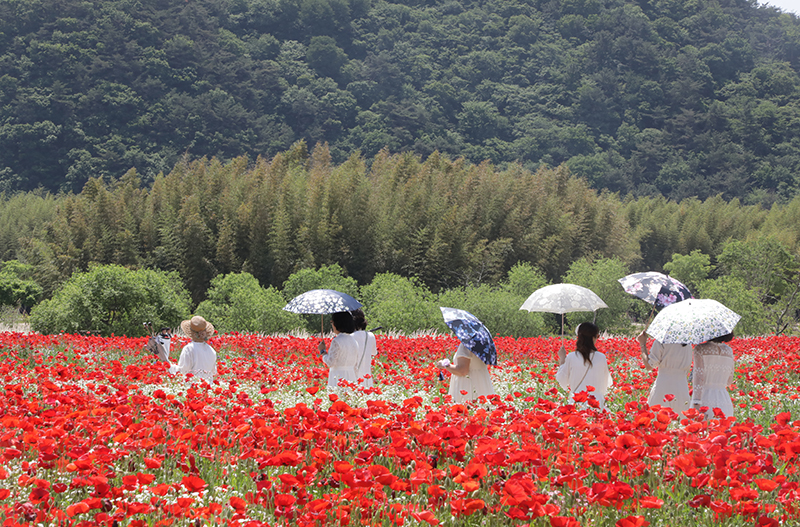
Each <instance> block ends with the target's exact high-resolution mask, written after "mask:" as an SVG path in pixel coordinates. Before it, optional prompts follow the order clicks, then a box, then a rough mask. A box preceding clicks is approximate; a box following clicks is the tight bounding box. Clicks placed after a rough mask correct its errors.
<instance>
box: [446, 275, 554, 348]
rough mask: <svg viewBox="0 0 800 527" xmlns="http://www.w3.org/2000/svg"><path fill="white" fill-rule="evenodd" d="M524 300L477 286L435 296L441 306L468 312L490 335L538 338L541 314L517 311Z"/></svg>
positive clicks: (452, 290)
mask: <svg viewBox="0 0 800 527" xmlns="http://www.w3.org/2000/svg"><path fill="white" fill-rule="evenodd" d="M525 298H527V297H525V296H520V295H514V294H511V293H510V292H508V291H507V290H506V289H505V288H503V287H500V288H498V287H492V286H489V285H487V284H481V285H479V286H467V287H466V288H463V289H449V290H447V291H443V292H442V293H441V294H440V295H439V297H438V303H439V305H441V306H445V307H455V308H458V309H464V310H466V311H469V312H470V313H472V314H473V315H475V316H476V317H478V319H479V320H480V321H481V322H483V324H484V325H485V326H486V327H487V329H488V330H489V331H490V332H491V333H492V334H493V335H501V336H511V337H533V336H538V335H541V334H543V333H545V324H544V317H543V316H542V313H529V312H528V311H520V309H519V308H520V306H521V305H522V304H523V302H525ZM440 318H441V316H440ZM442 325H444V324H442ZM447 331H450V330H449V329H448V330H447Z"/></svg>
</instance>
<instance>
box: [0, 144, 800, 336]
mask: <svg viewBox="0 0 800 527" xmlns="http://www.w3.org/2000/svg"><path fill="white" fill-rule="evenodd" d="M798 248H800V196H798V197H795V198H794V199H792V200H791V201H789V202H787V203H785V204H783V203H775V204H773V205H772V207H771V208H769V209H765V208H763V207H761V206H760V205H743V204H741V203H740V202H739V201H738V200H735V199H734V200H732V201H725V200H723V199H722V198H721V197H719V196H716V197H713V198H709V199H706V200H703V201H701V200H699V199H696V198H692V199H687V200H684V201H681V202H678V203H676V202H674V201H670V200H667V199H666V198H664V197H656V198H652V197H642V198H633V197H631V196H628V197H626V198H624V199H621V198H620V197H619V196H618V195H617V194H615V193H609V192H597V191H595V190H593V189H592V188H590V186H589V184H588V182H587V181H586V180H585V179H583V178H578V177H575V176H573V175H572V174H570V171H569V169H568V168H567V167H566V166H560V167H557V168H540V169H539V170H537V171H536V172H531V171H529V170H527V169H525V168H524V167H522V166H520V165H513V164H512V165H509V166H507V167H506V168H502V169H501V168H497V167H495V166H493V165H491V164H490V163H488V162H484V163H481V164H480V165H474V164H472V163H470V162H468V161H465V160H464V159H457V160H449V159H446V158H445V157H444V156H442V155H440V154H436V153H434V154H432V155H430V156H428V158H426V159H422V158H420V157H418V156H416V155H414V154H411V153H405V154H390V153H389V152H388V151H387V150H383V151H381V152H379V153H378V155H377V156H375V157H374V158H373V159H371V160H370V162H369V163H367V160H366V159H364V158H363V157H360V156H357V155H353V156H351V157H350V158H349V159H348V160H346V161H345V162H344V163H341V164H337V163H334V162H333V160H332V156H331V152H330V149H329V148H328V147H327V146H326V145H317V146H316V147H314V148H313V149H311V150H309V149H308V148H307V146H306V144H305V143H303V142H298V143H296V144H295V145H294V146H293V147H292V148H291V149H289V150H287V151H285V152H281V153H279V154H277V155H276V156H275V157H273V158H272V159H271V160H269V161H267V160H265V159H264V158H259V160H258V162H257V163H255V165H254V166H249V164H248V160H247V159H246V158H244V157H240V158H235V159H233V160H232V161H230V162H229V163H221V162H220V161H218V160H198V161H184V162H181V163H178V165H176V166H175V167H174V169H173V170H172V171H170V172H169V173H168V174H165V175H159V176H157V177H156V179H155V180H154V181H153V183H152V185H150V186H145V185H144V184H143V183H142V181H141V179H140V178H139V176H138V174H137V172H136V171H135V170H130V171H128V172H127V173H126V174H125V175H124V176H123V177H122V178H120V179H119V180H115V181H113V182H112V183H105V182H104V181H103V180H102V179H100V178H93V179H91V180H89V182H88V183H87V184H86V185H85V187H84V189H83V191H82V192H80V193H78V194H60V195H53V194H48V193H44V192H28V193H18V194H15V195H13V196H0V261H2V262H3V263H2V266H0V304H10V305H18V304H20V303H21V304H25V305H29V306H30V305H34V309H33V316H34V318H36V317H37V312H38V313H39V318H38V320H39V322H38V323H40V324H42V326H41V327H42V328H45V327H47V328H50V329H48V331H52V330H59V329H58V328H61V329H60V330H64V329H65V328H70V330H76V329H98V328H99V327H110V326H109V325H108V324H110V323H109V322H108V321H107V319H108V317H110V316H111V318H112V319H113V318H114V317H113V316H112V315H110V314H113V313H118V312H119V311H120V309H121V307H120V306H121V305H122V304H124V303H125V302H131V300H130V299H128V298H127V297H128V296H130V297H132V298H139V297H141V298H146V297H148V296H149V295H156V294H167V292H171V293H169V294H168V295H167V296H168V297H169V298H172V299H173V300H165V302H166V303H165V305H173V304H175V303H176V302H177V300H174V299H181V300H180V302H177V304H175V305H176V306H177V305H180V306H183V307H180V309H178V307H171V308H170V310H171V312H172V313H173V315H175V313H178V312H184V311H185V312H186V314H188V313H189V310H190V309H194V308H197V309H199V310H201V311H203V312H205V313H208V314H209V315H211V314H213V315H214V318H215V319H217V320H221V321H223V320H226V322H225V324H226V326H225V327H228V328H229V329H236V328H238V329H240V330H241V329H242V328H245V327H246V328H249V329H250V330H262V331H275V330H277V328H283V330H285V329H286V326H285V324H293V323H296V322H297V321H294V322H292V321H291V320H288V319H287V320H283V319H280V318H279V317H277V315H276V313H279V312H280V311H281V308H282V307H283V306H284V305H285V303H286V302H287V301H288V300H289V299H291V298H292V297H293V296H295V295H297V294H300V293H302V292H304V291H306V290H308V289H314V288H317V287H331V288H335V289H338V290H343V291H346V292H349V293H350V294H352V295H354V296H357V297H358V298H361V299H363V301H364V302H365V304H366V305H367V309H368V311H369V315H370V316H372V317H376V318H378V320H381V323H383V322H386V323H387V324H388V323H389V321H392V322H391V323H392V324H396V325H395V326H387V327H404V328H406V329H409V328H412V327H413V324H415V323H422V322H423V320H424V321H426V323H433V322H437V323H439V324H440V323H441V316H440V313H439V311H438V307H437V306H438V305H450V306H456V307H462V308H465V309H468V310H474V311H475V312H477V313H480V314H481V316H482V317H484V318H486V319H487V320H488V319H491V320H493V324H494V326H495V327H496V328H497V329H498V330H500V329H501V328H502V329H503V330H504V331H508V334H515V335H523V334H524V335H532V334H538V333H536V331H538V330H537V329H535V328H539V330H541V328H543V327H544V326H543V325H542V319H541V317H540V318H538V319H537V318H531V317H520V316H519V306H520V305H522V302H523V301H524V300H525V298H526V297H527V295H529V294H530V293H531V292H532V291H533V290H534V289H535V288H537V287H541V286H542V285H546V284H547V283H556V282H562V281H563V282H569V283H577V284H580V285H584V286H586V287H590V288H591V289H592V290H594V291H595V292H596V293H598V294H599V295H600V296H601V297H602V298H603V299H604V300H605V301H606V303H607V304H608V305H609V309H607V310H602V312H601V313H599V314H598V317H599V318H598V322H602V323H603V324H604V326H605V327H614V328H620V330H625V328H629V327H630V317H634V318H635V317H639V316H643V314H642V313H640V311H641V310H642V309H644V308H643V307H642V305H639V304H644V303H643V302H641V301H637V302H634V300H633V297H631V296H630V295H627V294H626V293H624V291H623V290H622V288H621V287H620V285H619V284H618V283H617V279H619V278H621V277H623V276H624V275H626V274H628V273H630V272H637V271H643V270H663V271H665V272H669V273H670V274H671V275H673V276H675V277H676V278H678V279H679V280H682V281H684V282H685V283H686V284H687V285H688V286H689V287H690V289H691V290H692V291H693V292H694V293H695V294H697V295H698V296H700V297H703V298H715V299H717V300H720V301H722V302H723V303H725V304H726V305H729V306H730V307H732V308H733V309H735V310H737V311H738V312H739V313H741V314H742V315H745V317H746V318H745V319H744V320H743V322H742V324H740V326H741V329H742V330H744V331H747V332H748V333H749V334H754V333H755V334H762V333H770V332H784V331H787V330H792V328H793V327H794V324H795V319H796V314H797V309H798V307H800V251H798ZM98 266H100V267H98ZM106 268H108V269H107V270H102V269H106ZM125 270H129V271H130V273H131V274H126V273H124V271H125ZM145 271H146V272H145ZM87 273H88V274H87ZM152 273H156V274H152ZM158 273H163V274H158ZM117 280H120V282H119V283H117V282H116V281H117ZM144 283H152V284H169V285H168V286H167V285H154V286H152V287H144V288H143V287H142V284H144ZM161 289H163V293H159V290H161ZM90 291H95V293H94V294H95V295H96V297H97V298H95V299H94V300H89V299H86V298H83V296H82V295H84V294H88V292H90ZM121 291H131V292H132V293H131V294H130V295H128V294H125V295H122V294H121ZM135 291H139V292H138V293H134V292H135ZM64 295H68V296H69V295H71V297H76V296H77V297H80V298H82V300H81V301H80V302H78V303H75V302H72V301H71V300H70V301H67V300H65V297H64ZM251 297H252V298H251ZM184 298H185V299H184ZM43 299H45V300H46V299H53V300H54V301H53V302H48V303H46V304H44V303H43V304H41V306H42V307H40V305H39V304H37V302H39V301H40V300H43ZM245 299H251V300H252V301H251V300H245ZM209 302H210V304H209ZM237 302H238V303H239V304H242V303H243V305H240V306H239V307H238V308H236V307H235V304H236V303H237ZM384 304H385V305H384ZM67 305H71V306H72V308H69V309H68V308H67V307H66V306H67ZM98 305H108V306H110V307H109V311H108V313H106V314H105V315H103V316H100V315H97V316H94V315H93V316H92V317H90V318H91V320H89V321H87V322H86V324H83V325H81V324H78V321H79V320H82V319H83V318H86V317H87V316H88V315H89V313H90V312H92V309H94V307H93V306H95V307H96V306H98ZM256 305H258V306H262V308H261V309H260V311H259V313H260V314H258V315H256V314H254V313H253V310H254V309H255V306H256ZM45 306H46V308H45ZM267 306H272V307H267ZM276 306H277V307H276ZM421 306H425V307H424V309H423V307H421ZM415 309H416V310H417V311H416V312H417V314H416V315H413V313H414V312H415ZM237 310H238V311H242V312H243V314H242V313H240V314H239V315H235V316H234V315H233V313H235V312H237ZM420 310H421V311H420ZM134 311H135V312H136V313H140V312H141V309H140V307H137V308H136V309H135V310H134ZM67 313H74V315H70V316H67V317H66V318H65V314H67ZM109 313H110V314H109ZM378 313H381V314H380V316H378ZM645 314H646V313H645ZM164 316H166V315H164ZM175 316H177V315H175ZM409 317H410V318H411V319H410V320H409ZM133 318H134V319H136V320H135V321H133V322H135V324H133V327H136V326H138V327H139V330H140V331H141V315H137V316H136V317H133ZM573 318H574V317H573ZM233 319H236V320H239V321H240V322H241V321H242V320H245V319H247V320H250V322H247V323H246V324H244V325H240V322H235V321H234V320H233ZM45 320H46V322H45ZM103 320H105V321H106V322H103V323H102V324H100V326H97V325H96V324H98V321H103ZM132 320H133V319H131V320H128V323H129V324H131V323H133V322H132ZM256 320H262V322H263V325H262V322H257V321H256ZM59 321H61V322H59ZM267 321H269V322H267ZM313 322H314V324H315V325H316V324H318V323H319V320H318V319H317V320H315V321H313ZM37 327H39V326H37ZM290 327H291V326H290ZM316 327H318V326H316ZM421 327H432V326H429V325H426V326H421ZM269 328H272V329H269ZM126 331H128V330H126Z"/></svg>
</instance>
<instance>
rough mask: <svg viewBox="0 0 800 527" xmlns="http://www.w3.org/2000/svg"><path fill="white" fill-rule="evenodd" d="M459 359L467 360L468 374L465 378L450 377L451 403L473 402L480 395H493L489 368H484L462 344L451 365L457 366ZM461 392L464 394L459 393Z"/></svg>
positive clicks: (482, 363)
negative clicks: (464, 358)
mask: <svg viewBox="0 0 800 527" xmlns="http://www.w3.org/2000/svg"><path fill="white" fill-rule="evenodd" d="M459 357H466V358H468V359H469V374H468V375H467V376H466V377H459V376H458V375H450V390H449V391H448V393H449V394H450V395H451V396H452V397H453V402H455V403H463V402H466V401H472V400H475V399H477V398H478V397H480V396H481V395H486V396H489V395H494V394H495V391H494V385H492V377H491V375H489V368H487V367H486V364H484V362H483V361H482V360H481V359H480V358H478V356H477V355H475V354H473V353H472V352H471V351H470V350H469V349H468V348H467V347H466V346H464V345H463V344H460V345H459V346H458V349H457V350H456V354H455V356H454V357H453V364H458V358H459ZM462 391H464V392H466V393H461V392H462Z"/></svg>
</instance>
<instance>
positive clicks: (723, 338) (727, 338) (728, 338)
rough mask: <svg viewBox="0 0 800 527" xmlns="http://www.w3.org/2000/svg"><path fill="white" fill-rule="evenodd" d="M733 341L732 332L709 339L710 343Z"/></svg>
mask: <svg viewBox="0 0 800 527" xmlns="http://www.w3.org/2000/svg"><path fill="white" fill-rule="evenodd" d="M732 340H733V332H730V333H727V334H725V335H720V336H719V337H714V338H713V339H711V342H730V341H732Z"/></svg>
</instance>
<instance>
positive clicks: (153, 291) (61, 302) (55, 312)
mask: <svg viewBox="0 0 800 527" xmlns="http://www.w3.org/2000/svg"><path fill="white" fill-rule="evenodd" d="M189 309H190V299H189V293H188V292H187V291H186V289H184V287H183V285H182V282H181V279H180V276H179V275H178V273H176V272H171V273H166V272H163V271H156V270H152V269H139V270H135V271H133V270H130V269H127V268H125V267H122V266H119V265H96V266H92V267H90V268H89V270H88V271H87V272H77V273H75V274H73V275H72V277H71V278H70V279H69V280H67V281H66V282H65V283H64V284H63V286H62V287H61V288H60V289H58V290H57V291H56V292H55V294H54V295H53V298H52V299H50V300H45V301H44V302H42V303H41V304H39V306H38V307H37V308H36V309H35V310H34V312H33V314H32V315H31V319H30V323H31V329H33V330H34V331H38V332H40V333H61V332H64V333H77V332H81V331H89V332H93V333H98V334H100V335H103V336H108V335H111V334H115V335H127V336H129V337H135V336H142V335H145V334H147V331H146V330H145V328H144V327H143V325H142V324H143V323H144V322H152V323H153V326H167V327H177V326H178V325H179V324H180V322H181V320H184V319H185V318H187V317H188V315H189V312H190V311H189Z"/></svg>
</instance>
